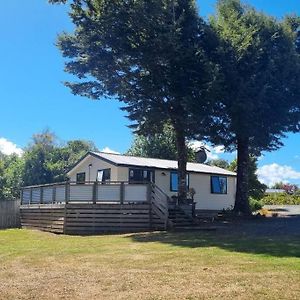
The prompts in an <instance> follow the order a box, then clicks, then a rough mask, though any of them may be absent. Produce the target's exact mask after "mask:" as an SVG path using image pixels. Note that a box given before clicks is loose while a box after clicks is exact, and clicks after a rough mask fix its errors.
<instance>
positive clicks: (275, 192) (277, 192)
mask: <svg viewBox="0 0 300 300" xmlns="http://www.w3.org/2000/svg"><path fill="white" fill-rule="evenodd" d="M280 193H285V190H284V189H266V194H280Z"/></svg>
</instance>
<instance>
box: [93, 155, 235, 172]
mask: <svg viewBox="0 0 300 300" xmlns="http://www.w3.org/2000/svg"><path fill="white" fill-rule="evenodd" d="M90 153H91V154H92V155H94V156H97V157H99V158H102V159H104V160H107V161H110V162H112V163H113V164H116V165H121V166H136V167H147V168H157V169H167V170H168V169H169V170H176V169H177V161H175V160H167V159H157V158H145V157H137V156H128V155H121V154H112V153H105V152H90ZM187 171H188V172H197V173H208V174H217V175H229V176H236V173H234V172H231V171H228V170H225V169H222V168H219V167H215V166H208V165H205V164H198V163H188V164H187Z"/></svg>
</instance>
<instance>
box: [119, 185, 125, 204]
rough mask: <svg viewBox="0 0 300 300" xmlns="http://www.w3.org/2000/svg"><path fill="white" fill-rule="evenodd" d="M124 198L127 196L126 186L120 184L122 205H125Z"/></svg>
mask: <svg viewBox="0 0 300 300" xmlns="http://www.w3.org/2000/svg"><path fill="white" fill-rule="evenodd" d="M124 196H125V184H124V182H121V184H120V204H124Z"/></svg>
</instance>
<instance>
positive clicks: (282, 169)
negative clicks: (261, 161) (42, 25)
mask: <svg viewBox="0 0 300 300" xmlns="http://www.w3.org/2000/svg"><path fill="white" fill-rule="evenodd" d="M257 175H258V179H259V180H260V181H261V182H263V183H265V184H267V185H269V186H271V185H273V184H275V183H276V182H280V181H282V182H289V181H290V180H295V179H300V172H298V171H296V170H294V169H293V168H292V167H291V166H286V165H283V166H282V165H279V164H276V163H273V164H270V165H264V166H262V167H260V168H258V170H257Z"/></svg>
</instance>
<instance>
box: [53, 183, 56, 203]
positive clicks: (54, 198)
mask: <svg viewBox="0 0 300 300" xmlns="http://www.w3.org/2000/svg"><path fill="white" fill-rule="evenodd" d="M55 201H56V185H53V187H52V204H54V203H55Z"/></svg>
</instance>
